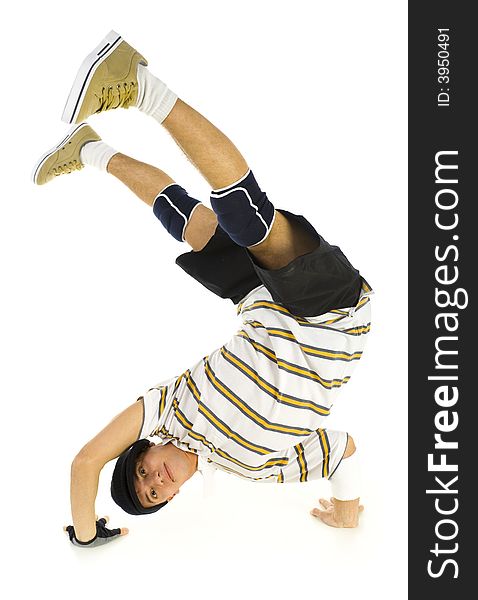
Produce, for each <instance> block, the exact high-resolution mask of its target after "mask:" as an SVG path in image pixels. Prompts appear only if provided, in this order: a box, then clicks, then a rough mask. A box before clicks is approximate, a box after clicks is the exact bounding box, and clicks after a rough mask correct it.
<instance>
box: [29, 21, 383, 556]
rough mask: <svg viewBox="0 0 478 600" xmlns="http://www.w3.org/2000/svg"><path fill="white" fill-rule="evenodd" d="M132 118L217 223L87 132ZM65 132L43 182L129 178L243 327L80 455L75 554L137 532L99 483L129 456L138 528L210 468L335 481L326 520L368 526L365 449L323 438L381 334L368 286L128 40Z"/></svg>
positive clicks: (105, 48) (91, 84)
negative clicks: (281, 206) (142, 116)
mask: <svg viewBox="0 0 478 600" xmlns="http://www.w3.org/2000/svg"><path fill="white" fill-rule="evenodd" d="M130 106H136V107H137V108H138V109H139V110H140V111H142V112H144V113H146V114H148V115H150V116H152V117H153V118H154V119H156V120H157V121H158V122H159V123H161V124H162V125H163V127H165V129H166V130H167V131H168V132H169V133H170V134H171V136H172V137H173V139H174V140H175V141H176V143H177V144H178V145H179V146H180V147H181V149H182V150H183V151H184V153H185V154H186V156H187V157H188V158H189V160H190V161H191V162H192V163H193V164H194V165H195V166H196V167H197V168H198V169H199V171H200V172H201V174H202V175H203V176H204V177H205V179H206V180H207V181H208V183H209V184H210V185H211V187H212V188H213V192H212V193H211V205H212V209H213V210H211V209H209V208H207V207H206V206H204V205H203V204H202V203H200V202H199V201H198V200H196V199H194V198H192V197H191V196H189V194H188V193H187V192H186V190H184V189H183V188H182V187H180V186H179V185H178V184H176V183H175V182H174V181H173V179H171V177H169V176H168V175H167V174H166V173H164V172H163V171H161V170H159V169H157V168H155V167H152V166H150V165H147V164H144V163H141V162H138V161H136V160H134V159H132V158H130V157H128V156H125V155H123V154H120V153H118V152H117V151H116V150H114V149H113V148H111V147H110V146H108V145H107V144H105V143H104V142H103V141H102V140H101V138H100V137H99V136H98V135H97V134H96V133H95V132H94V131H93V130H92V129H91V127H90V126H89V125H87V124H86V123H84V122H83V121H84V120H85V119H87V118H88V117H89V116H90V115H91V114H93V113H98V112H101V111H104V110H110V109H115V108H120V107H123V108H128V107H130ZM63 120H65V121H67V122H69V123H77V124H78V125H77V126H75V127H74V128H73V129H72V131H70V133H69V134H68V135H67V137H66V138H65V139H64V140H63V141H62V142H61V143H60V144H58V145H57V146H55V147H54V148H53V149H52V150H50V151H49V152H47V153H46V154H45V155H43V157H42V158H41V159H40V160H39V161H38V163H37V165H36V167H35V169H34V172H33V180H34V182H35V183H37V184H44V183H46V182H48V181H50V180H52V179H53V178H54V177H55V176H57V175H61V174H64V173H71V172H73V171H75V170H78V169H81V168H83V166H84V165H93V166H96V167H98V168H100V169H102V170H104V171H106V172H108V173H110V174H112V175H114V176H115V177H117V178H118V179H119V180H120V181H122V182H123V183H124V184H125V185H127V186H128V187H129V188H130V189H131V190H132V191H133V192H134V193H135V194H136V195H137V196H138V197H139V198H140V199H141V200H143V201H144V202H146V203H147V204H148V205H150V206H152V208H153V212H154V214H155V215H156V217H157V218H158V219H159V220H160V221H161V223H162V224H163V226H164V227H165V228H166V230H167V231H168V232H169V233H170V234H171V235H172V236H173V237H174V238H176V239H177V240H180V241H185V242H187V243H188V244H189V246H190V247H191V248H192V250H191V251H190V252H187V253H185V254H182V255H181V256H180V257H179V258H178V259H177V261H176V262H177V263H178V265H179V266H180V267H182V268H183V269H184V270H185V271H186V272H187V273H188V274H190V275H191V276H192V277H194V278H195V279H197V280H198V281H199V282H200V283H201V284H203V285H204V286H205V287H206V288H208V289H209V290H211V291H212V292H214V293H216V294H218V295H219V296H221V297H223V298H230V299H231V300H232V301H233V302H234V303H235V304H236V305H237V312H238V314H239V315H240V316H241V319H242V327H241V329H240V331H239V332H238V333H237V334H236V335H234V336H233V338H232V339H231V340H230V341H229V342H228V343H226V344H225V345H224V346H223V347H222V348H220V349H218V350H216V351H215V352H213V353H211V354H210V355H209V356H206V357H204V358H202V359H201V360H200V361H198V362H197V363H196V364H195V365H193V366H192V367H191V368H189V369H187V370H185V371H184V372H183V373H182V374H181V375H180V376H179V377H173V378H171V379H168V380H165V381H162V382H161V383H160V384H159V385H157V386H155V387H153V388H151V389H149V390H148V391H147V392H146V393H145V394H144V395H143V396H141V397H140V398H139V400H138V401H136V402H134V403H133V404H132V405H131V406H129V407H128V408H127V409H126V410H124V411H123V412H122V413H120V414H119V415H118V416H117V417H116V418H115V419H114V420H113V421H112V422H111V423H110V424H109V425H108V426H107V427H105V428H104V429H103V430H102V431H100V433H98V435H97V436H96V437H94V438H93V439H92V440H91V441H89V442H88V443H87V444H86V445H85V446H84V448H83V449H82V450H81V451H80V452H79V453H78V455H77V456H76V457H75V459H74V461H73V464H72V470H71V510H72V517H73V525H72V526H69V527H68V528H66V529H67V531H68V533H69V536H70V540H71V541H72V542H73V543H74V544H75V545H80V546H85V547H92V546H97V545H100V544H103V543H106V542H107V541H109V540H111V539H113V538H115V537H117V536H118V535H120V534H124V533H126V532H127V531H126V530H120V529H114V530H110V529H107V528H106V520H105V519H99V520H98V519H97V517H96V516H95V498H96V493H97V487H98V479H99V474H100V472H101V469H102V468H103V466H104V465H105V464H106V463H107V462H108V461H110V460H113V459H115V458H117V457H119V458H118V460H117V462H116V466H115V470H114V474H113V478H112V483H111V493H112V496H113V499H114V500H115V502H116V503H117V504H118V505H119V506H121V507H122V508H123V509H124V510H125V511H126V512H128V513H130V514H136V515H139V514H150V513H153V512H156V511H157V510H159V509H160V508H163V507H164V506H166V505H167V504H168V503H169V502H171V501H172V500H173V498H174V496H175V495H176V494H177V493H178V492H179V490H180V488H181V486H182V484H183V483H184V482H185V481H187V480H188V479H189V478H190V477H191V476H192V475H193V474H194V473H195V472H196V471H197V470H198V469H200V470H203V469H205V468H206V467H207V466H209V468H211V467H213V468H218V469H222V470H225V471H227V472H230V473H233V474H235V475H238V476H240V477H242V478H245V479H248V480H250V481H260V482H276V483H287V482H294V481H297V482H299V481H308V480H312V479H316V478H321V477H326V478H329V479H330V480H331V483H332V492H333V498H331V500H330V501H327V500H325V499H321V500H320V503H321V509H318V508H315V509H313V511H312V514H313V515H314V516H316V517H318V518H320V519H321V520H322V521H323V522H324V523H326V524H328V525H331V526H334V527H356V526H357V524H358V518H359V513H360V511H361V509H362V507H361V506H360V505H359V495H360V493H359V489H358V486H359V484H358V464H357V453H356V451H355V445H354V441H353V439H352V438H351V437H350V436H349V435H348V434H347V433H345V432H340V431H330V430H326V429H325V428H323V427H322V425H323V421H324V419H325V417H326V416H327V415H328V414H329V413H330V409H331V406H332V404H333V401H334V399H335V396H336V394H337V393H338V391H339V390H340V388H341V387H342V386H343V385H345V384H346V383H347V382H348V381H349V379H350V376H351V372H352V370H353V368H354V366H355V363H356V362H357V360H358V359H360V357H361V355H362V352H363V347H364V343H365V340H366V336H367V334H368V332H369V331H370V312H369V311H370V303H369V296H370V294H371V293H372V292H371V289H370V287H369V286H368V284H367V283H366V282H365V280H364V279H363V278H362V277H361V276H360V274H359V272H358V271H357V270H356V269H355V268H354V267H352V265H351V264H350V263H349V261H348V260H347V258H346V257H345V256H344V255H343V253H342V252H341V251H340V249H339V248H338V247H336V246H331V245H329V244H328V243H327V242H326V241H325V240H324V239H323V238H322V237H321V236H320V235H319V234H318V233H317V232H316V231H315V229H314V228H313V227H312V225H311V224H310V223H309V222H308V221H307V220H306V219H304V218H303V217H301V216H297V215H294V214H292V213H289V212H287V211H285V210H276V209H275V208H274V206H273V205H272V203H271V202H270V201H269V199H268V197H267V195H266V194H265V193H264V192H263V191H262V190H261V189H260V187H259V185H258V183H257V182H256V180H255V178H254V175H253V173H252V171H251V170H250V168H249V166H248V165H247V163H246V161H245V159H244V158H243V156H242V155H241V154H240V152H239V151H238V150H237V148H236V147H235V146H234V145H233V144H232V142H231V141H230V140H229V139H228V138H227V137H226V136H225V135H224V134H223V133H222V132H220V131H219V130H218V129H217V128H216V127H215V126H214V125H212V124H211V123H210V122H209V121H207V120H206V119H205V118H204V117H203V116H201V115H200V114H199V113H198V112H196V111H195V110H194V109H193V108H191V107H190V106H188V105H187V104H186V103H185V102H183V101H182V100H180V99H179V98H178V97H177V96H176V94H174V92H172V91H171V90H170V89H169V88H168V87H167V86H166V85H165V84H164V83H163V82H162V81H160V80H159V79H157V78H156V77H154V76H153V75H152V74H151V73H150V72H149V70H148V69H147V61H146V60H145V59H144V58H143V57H142V56H141V55H140V54H139V53H138V52H137V51H136V50H135V49H134V48H132V47H131V46H129V45H128V44H127V43H126V42H125V41H124V40H123V39H122V38H121V36H119V35H118V34H117V33H115V32H114V31H112V32H111V33H110V34H108V36H107V37H106V38H105V39H104V40H102V42H101V43H100V44H99V45H98V47H97V48H95V50H94V51H93V52H92V53H91V54H90V55H88V57H87V58H86V59H85V61H84V62H83V64H82V66H81V68H80V70H79V72H78V75H77V78H76V80H75V82H74V84H73V87H72V90H71V92H70V95H69V98H68V100H67V103H66V106H65V110H64V113H63ZM150 437H153V438H158V439H159V443H158V444H154V443H153V442H151V441H149V440H148V439H147V438H150Z"/></svg>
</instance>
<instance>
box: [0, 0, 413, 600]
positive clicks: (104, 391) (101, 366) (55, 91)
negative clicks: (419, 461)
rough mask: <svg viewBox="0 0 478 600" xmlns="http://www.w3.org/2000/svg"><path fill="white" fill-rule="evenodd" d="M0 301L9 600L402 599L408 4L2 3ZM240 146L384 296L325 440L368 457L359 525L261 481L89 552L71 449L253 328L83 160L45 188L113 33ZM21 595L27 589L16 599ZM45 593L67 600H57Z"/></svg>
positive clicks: (150, 131) (133, 128) (198, 502)
mask: <svg viewBox="0 0 478 600" xmlns="http://www.w3.org/2000/svg"><path fill="white" fill-rule="evenodd" d="M3 10H4V11H3V15H2V21H3V27H2V36H1V40H0V43H1V53H2V57H3V69H2V71H3V76H4V80H3V82H2V93H1V100H0V101H1V104H2V106H1V109H2V117H3V118H2V145H1V152H2V158H1V165H2V189H1V215H0V251H1V269H2V280H1V281H2V292H1V298H0V302H1V313H0V318H1V331H0V336H1V337H0V344H1V347H0V351H1V363H0V364H1V402H2V418H1V443H2V452H1V472H2V489H3V491H2V494H1V501H2V511H1V530H2V537H1V540H2V543H1V546H2V548H3V550H5V551H6V553H5V554H3V559H2V561H3V564H2V567H3V570H4V572H5V573H6V577H4V579H3V583H2V586H6V587H7V588H8V587H9V588H10V591H9V592H8V594H9V596H8V597H10V598H26V597H27V595H30V596H31V597H33V594H35V597H51V598H60V597H69V598H85V597H89V598H99V597H100V596H104V595H107V596H108V597H113V598H120V599H122V598H131V597H132V595H133V594H134V596H135V597H138V596H139V597H144V596H148V597H152V596H153V597H156V595H158V594H161V595H162V596H166V594H168V597H179V598H185V597H191V596H194V597H199V598H208V599H216V598H223V597H226V596H232V597H237V596H239V595H244V594H247V595H248V596H250V597H256V596H258V595H259V594H260V593H262V594H263V593H267V594H268V596H269V597H270V598H286V597H288V598H291V597H294V598H297V597H301V596H307V597H321V596H323V597H328V598H338V599H342V598H348V597H349V596H350V597H353V598H359V599H362V598H363V599H365V598H366V599H370V600H373V599H378V598H383V597H386V598H388V599H389V600H392V599H402V598H405V597H406V578H407V574H406V560H407V557H406V542H407V540H406V535H407V514H406V510H407V509H406V495H407V489H406V475H407V472H406V468H407V467H406V465H407V450H406V447H407V439H406V437H407V433H406V419H407V404H406V375H407V373H406V354H405V353H406V350H405V349H406V326H407V323H406V310H407V309H406V294H407V290H406V281H405V276H406V272H405V267H406V258H407V257H406V245H407V237H406V216H407V215H406V91H407V90H406V41H407V40H406V17H407V15H406V3H405V2H398V1H394V2H392V1H389V2H381V1H364V2H355V1H350V0H349V1H343V2H340V3H339V2H325V1H317V0H316V1H310V2H308V1H298V2H295V3H291V2H283V1H277V0H276V1H274V2H272V1H261V2H258V1H255V2H254V1H251V0H242V2H240V3H239V2H238V3H232V2H219V1H212V0H210V1H206V0H201V1H199V2H194V1H192V0H191V1H185V0H180V1H175V2H167V3H166V2H160V1H156V2H141V3H135V2H131V1H129V2H121V1H119V0H116V1H115V2H109V1H108V2H100V1H96V2H92V1H90V0H83V2H81V3H65V2H53V1H43V2H38V3H31V4H30V3H28V5H26V4H23V3H18V2H17V3H16V4H11V3H9V5H8V8H6V9H5V8H4V9H3ZM112 28H113V29H115V30H116V31H118V32H120V33H121V34H122V35H123V36H124V37H125V39H126V40H127V41H129V42H130V43H131V44H132V45H134V46H135V47H136V48H137V49H138V50H139V51H141V52H142V53H143V54H144V56H145V57H146V58H147V59H148V60H149V63H150V68H151V70H152V72H153V73H155V74H157V75H158V76H159V77H161V78H162V79H163V80H165V81H166V82H167V83H168V84H169V86H170V87H171V88H172V89H174V90H175V91H176V92H177V93H178V94H179V95H180V96H181V97H182V98H183V99H184V100H186V101H187V102H188V103H190V104H192V105H193V106H194V107H195V108H197V109H199V110H200V111H201V112H203V113H204V114H205V116H207V117H208V118H209V119H211V120H212V121H213V122H214V123H215V124H216V125H218V126H219V127H220V128H222V129H223V130H224V131H225V133H226V134H227V135H228V136H229V137H230V138H232V140H233V141H234V142H235V143H236V145H237V146H238V147H239V149H240V150H241V151H242V153H243V154H244V155H245V157H246V159H247V160H248V162H249V164H250V165H251V167H252V169H253V171H254V173H255V175H256V177H257V179H258V181H259V183H260V185H261V186H262V188H263V189H264V190H265V191H267V193H268V195H269V198H270V199H271V200H272V201H273V202H274V203H275V205H276V206H278V207H283V208H286V209H289V210H291V211H293V212H296V213H302V214H305V215H306V216H307V217H308V218H309V220H311V221H312V222H313V223H314V225H315V226H316V227H317V229H318V230H319V231H320V232H321V233H322V234H323V235H324V237H325V238H326V239H327V240H329V241H330V242H332V243H336V244H339V245H340V246H341V247H342V249H343V250H344V252H345V254H346V255H347V256H348V257H349V258H350V260H351V261H352V262H353V264H354V265H355V266H357V267H358V268H359V269H360V270H361V272H362V273H363V275H364V276H365V277H366V278H367V279H368V280H369V282H370V283H371V284H372V286H373V287H374V289H375V292H376V294H375V296H374V298H373V331H372V333H371V334H370V337H369V341H368V346H367V348H366V352H365V355H364V357H363V359H362V361H361V364H359V365H358V367H357V370H356V372H355V374H354V377H353V379H352V382H351V383H350V384H349V385H348V386H347V389H346V390H344V392H343V394H342V396H341V397H340V398H339V401H338V402H337V403H336V406H335V407H334V411H335V412H334V413H333V415H332V416H331V417H330V420H329V422H328V426H330V427H335V428H337V429H345V430H348V431H349V432H350V433H351V434H352V435H353V436H354V439H355V440H356V443H357V446H358V447H359V449H360V452H361V455H362V460H363V479H364V486H363V503H364V504H365V512H364V514H363V517H362V520H361V524H360V527H359V528H358V529H356V530H335V529H329V528H327V527H326V526H325V525H323V524H321V523H320V522H318V521H316V520H314V519H313V518H312V517H311V516H310V515H309V510H310V508H312V507H313V506H314V505H315V504H316V500H317V498H318V497H320V496H323V495H328V494H329V488H328V483H327V482H318V483H317V482H312V483H307V484H294V485H284V486H279V485H263V486H261V485H258V484H257V485H254V484H248V483H246V482H243V481H241V480H239V479H235V478H234V477H232V476H228V475H225V474H222V473H220V474H218V476H217V481H216V491H215V494H214V495H213V496H212V497H211V498H208V499H204V498H203V493H202V482H201V476H200V475H195V476H194V477H193V478H192V479H191V480H190V482H188V483H187V484H186V486H185V488H184V489H183V490H182V493H181V494H180V495H179V496H178V497H177V498H176V499H175V501H174V502H173V503H172V504H171V506H169V507H168V509H167V510H163V511H160V513H158V514H157V515H155V516H152V517H143V518H138V517H136V518H135V517H130V516H128V515H126V514H124V513H122V511H121V510H120V509H119V508H117V507H116V506H115V505H114V504H113V502H112V500H111V499H110V497H109V491H108V487H109V475H110V473H111V468H108V467H107V468H106V469H105V472H104V474H103V475H102V479H101V490H100V493H99V497H98V502H97V512H98V513H99V515H100V516H101V515H104V514H108V515H110V517H111V524H112V526H127V527H129V528H130V534H129V536H127V537H125V538H122V539H120V540H118V541H116V542H115V543H112V544H109V545H108V546H106V547H104V548H99V549H96V550H84V549H76V548H74V547H73V546H71V545H70V543H69V542H68V541H67V538H66V536H65V534H64V533H63V531H62V526H63V525H64V524H67V523H69V522H70V516H69V467H70V463H71V460H72V458H73V457H74V455H75V453H76V452H77V451H78V450H79V449H80V448H81V446H82V445H83V444H84V443H85V442H86V441H87V440H88V439H89V438H90V437H92V436H93V435H94V434H95V433H96V432H97V431H98V430H99V429H100V428H102V427H103V426H104V425H105V424H106V423H107V422H108V421H109V420H110V419H111V418H112V417H113V416H114V415H115V414H117V413H118V412H120V411H121V410H122V409H123V408H125V407H126V406H127V405H129V404H131V403H132V402H133V401H134V400H135V399H136V398H137V397H138V396H139V395H140V394H141V393H142V392H143V391H144V390H145V389H147V388H148V387H150V386H151V385H154V384H155V383H157V382H158V381H160V380H162V379H165V378H167V377H170V376H173V375H175V374H179V373H180V372H182V371H184V370H185V369H186V368H188V367H189V366H191V364H192V363H194V362H195V361H196V360H198V359H199V358H201V357H202V356H204V355H205V354H207V353H209V352H210V351H211V350H213V349H214V348H216V347H217V346H219V345H221V344H223V343H224V342H225V341H227V339H228V338H229V336H230V335H232V334H233V333H234V332H235V331H236V329H237V327H238V321H237V318H236V316H235V310H234V307H233V305H232V304H231V303H229V302H226V301H221V300H220V299H218V298H216V297H214V296H212V295H211V294H209V293H207V292H206V291H205V290H203V289H202V288H201V287H200V286H199V284H197V283H196V282H194V281H193V280H189V279H188V278H187V277H186V276H185V274H184V273H183V272H182V271H181V269H179V268H178V267H177V266H175V265H174V258H175V257H176V255H177V254H179V253H181V252H183V251H186V250H187V248H186V247H184V246H183V245H181V244H179V243H177V242H175V241H174V240H172V239H171V238H169V237H168V236H167V235H166V234H165V232H164V231H163V229H162V227H161V225H160V224H159V223H158V222H157V221H156V219H155V218H154V217H153V215H152V213H151V211H150V209H148V207H147V206H145V205H143V204H142V203H141V202H140V201H139V200H137V199H136V198H135V197H133V196H132V195H131V193H130V192H129V191H128V190H127V189H126V188H123V187H122V186H121V184H120V183H119V182H117V181H115V180H113V178H112V177H110V176H108V175H105V174H103V173H100V172H97V171H95V170H94V169H92V168H89V169H85V170H84V171H83V172H81V173H76V174H74V175H71V176H68V177H61V178H58V179H57V180H55V181H53V182H51V183H50V184H48V185H47V186H43V187H35V186H33V185H32V184H31V183H30V181H29V176H30V171H31V168H32V166H33V164H34V163H35V161H36V159H37V158H38V156H39V155H41V154H42V153H43V152H45V151H46V150H48V149H49V148H50V147H52V146H53V145H55V144H56V143H57V142H59V141H60V139H61V138H62V136H63V135H64V132H65V131H66V130H67V129H68V126H66V125H65V124H62V123H61V122H60V116H61V113H62V110H63V105H64V102H65V100H66V96H67V93H68V91H69V89H70V85H71V83H72V81H73V78H74V76H75V73H76V70H77V68H78V66H79V65H80V63H81V61H82V60H83V58H84V56H85V55H86V54H87V53H88V52H90V51H91V50H92V49H93V48H94V47H95V46H96V44H97V43H99V41H100V40H101V39H102V38H103V37H104V35H106V33H108V31H109V30H110V29H112ZM90 122H91V125H92V126H93V127H94V128H96V129H97V131H98V132H99V133H100V134H101V135H102V136H103V139H104V140H105V141H106V142H107V143H109V144H110V145H112V146H114V147H115V148H117V149H118V150H121V151H122V152H124V153H127V154H130V155H132V156H134V157H136V158H138V159H140V160H144V161H146V162H151V163H153V164H155V165H157V166H160V167H161V168H163V169H164V170H166V171H167V172H168V173H170V174H171V175H172V176H173V177H174V178H176V179H177V181H178V182H179V183H180V184H182V185H183V186H184V187H186V188H187V189H189V191H190V192H191V194H192V195H196V196H197V197H198V198H200V199H202V200H204V201H207V198H208V193H209V188H208V186H207V184H206V183H205V182H204V181H203V180H202V179H201V177H200V176H199V174H198V173H196V172H195V170H194V168H193V167H192V166H191V165H190V164H189V163H188V162H187V161H186V159H185V158H184V157H183V156H182V155H181V152H180V151H179V149H178V148H177V147H175V145H174V143H173V142H172V140H171V139H170V138H169V137H168V136H167V134H166V133H165V132H164V131H162V130H161V128H160V127H159V125H157V124H156V123H155V122H154V121H153V120H152V119H149V118H147V117H145V116H144V115H141V114H140V113H139V112H138V111H136V110H135V109H131V110H129V111H117V112H113V113H108V114H105V115H100V116H97V117H92V118H91V120H90ZM10 585H12V586H13V587H10ZM47 594H48V596H47Z"/></svg>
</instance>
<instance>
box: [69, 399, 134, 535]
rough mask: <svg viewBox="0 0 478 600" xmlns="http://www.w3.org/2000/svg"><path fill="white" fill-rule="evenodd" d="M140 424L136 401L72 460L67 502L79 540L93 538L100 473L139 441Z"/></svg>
mask: <svg viewBox="0 0 478 600" xmlns="http://www.w3.org/2000/svg"><path fill="white" fill-rule="evenodd" d="M142 423H143V402H142V401H138V402H135V403H134V404H132V405H131V406H129V407H128V408H127V409H126V410H124V411H123V412H122V413H120V414H119V415H118V416H117V417H115V418H114V419H113V420H112V421H111V423H110V424H109V425H107V426H106V427H105V428H104V429H103V430H102V431H100V432H99V433H98V434H97V435H96V436H95V437H94V438H93V439H92V440H91V441H89V442H88V443H87V444H86V445H85V446H84V447H83V448H82V449H81V450H80V452H79V453H78V454H77V455H76V457H75V459H74V460H73V463H72V465H71V486H70V500H71V514H72V517H73V525H74V528H75V535H76V538H77V539H78V540H80V541H82V542H87V541H89V540H91V539H93V538H94V537H95V535H96V512H95V500H96V494H97V492H98V480H99V476H100V472H101V469H102V468H103V467H104V466H105V464H106V463H107V462H109V461H110V460H113V459H114V458H117V457H118V456H119V455H120V454H121V453H122V452H123V451H124V450H125V449H126V448H128V447H129V446H131V444H133V443H134V442H135V441H136V440H137V439H138V436H139V434H140V431H141V426H142ZM122 533H126V531H123V530H122Z"/></svg>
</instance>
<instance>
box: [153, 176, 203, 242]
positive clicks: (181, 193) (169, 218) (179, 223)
mask: <svg viewBox="0 0 478 600" xmlns="http://www.w3.org/2000/svg"><path fill="white" fill-rule="evenodd" d="M198 204H201V203H200V202H199V200H195V199H194V198H191V196H189V195H188V193H187V192H186V190H185V189H184V188H182V187H181V186H180V185H178V184H177V183H172V184H171V185H168V186H167V187H166V188H164V190H163V191H162V192H161V193H160V194H159V195H158V196H157V198H156V199H155V201H154V204H153V212H154V214H155V215H156V216H157V217H158V219H159V220H160V221H161V223H162V224H163V226H164V227H165V228H166V230H167V231H168V233H170V234H171V235H172V236H173V238H175V239H177V240H178V241H179V242H184V230H185V229H186V225H187V224H188V221H189V219H190V217H191V214H192V212H193V209H194V207H195V206H197V205H198Z"/></svg>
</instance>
